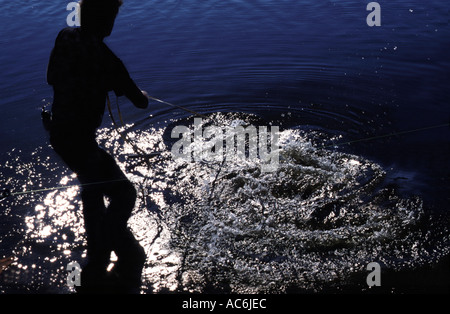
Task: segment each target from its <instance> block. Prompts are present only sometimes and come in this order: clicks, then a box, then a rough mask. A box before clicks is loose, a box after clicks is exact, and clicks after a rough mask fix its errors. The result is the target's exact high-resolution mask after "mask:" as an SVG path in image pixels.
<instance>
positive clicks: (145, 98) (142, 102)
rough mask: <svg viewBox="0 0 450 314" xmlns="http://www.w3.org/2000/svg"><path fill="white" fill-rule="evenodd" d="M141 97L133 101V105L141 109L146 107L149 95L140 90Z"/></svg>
mask: <svg viewBox="0 0 450 314" xmlns="http://www.w3.org/2000/svg"><path fill="white" fill-rule="evenodd" d="M141 94H142V96H143V97H139V100H136V101H133V103H134V105H135V106H136V107H138V108H141V109H146V108H147V107H148V100H149V96H148V93H147V92H146V91H145V90H141Z"/></svg>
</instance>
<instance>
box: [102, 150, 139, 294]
mask: <svg viewBox="0 0 450 314" xmlns="http://www.w3.org/2000/svg"><path fill="white" fill-rule="evenodd" d="M102 154H103V157H102V159H103V162H102V165H103V167H104V169H105V173H106V174H107V177H108V178H109V182H110V183H108V186H107V188H106V189H105V195H106V196H107V197H108V198H109V202H110V204H109V206H108V207H107V209H106V228H107V230H108V231H107V234H108V238H109V239H111V242H112V250H113V251H114V252H115V253H116V255H117V257H118V262H117V264H116V265H115V267H114V272H115V273H116V275H117V276H118V277H119V280H121V281H122V283H123V284H125V285H127V286H139V284H140V282H141V273H142V268H143V266H144V263H145V260H146V255H145V251H144V249H143V248H142V246H141V245H140V244H139V241H137V240H136V238H135V237H134V235H133V233H132V232H131V230H130V229H129V228H128V219H129V218H130V216H131V213H132V211H133V209H134V206H135V203H136V189H135V187H134V186H133V184H132V183H131V182H130V181H128V179H127V178H126V176H125V174H124V173H123V172H122V171H121V169H120V168H119V166H118V165H117V164H116V162H115V160H114V158H112V157H111V156H110V155H108V154H107V153H106V152H104V151H103V152H102Z"/></svg>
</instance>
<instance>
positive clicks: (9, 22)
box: [0, 0, 450, 292]
mask: <svg viewBox="0 0 450 314" xmlns="http://www.w3.org/2000/svg"><path fill="white" fill-rule="evenodd" d="M368 2H369V1H366V2H364V1H362V2H361V1H293V0H283V1H271V0H255V1H238V0H233V1H215V0H214V1H189V2H188V1H167V0H166V1H146V2H145V3H143V2H142V1H134V0H126V1H125V3H124V5H123V7H122V8H121V11H120V14H119V16H118V18H117V20H116V24H115V30H114V32H113V34H112V35H111V36H110V38H108V39H107V40H106V42H107V44H108V45H109V46H110V47H111V49H112V50H113V51H114V52H115V53H116V54H117V55H118V56H119V57H120V58H121V59H122V60H123V61H124V63H125V64H126V66H127V67H128V70H129V72H130V73H131V75H132V77H133V78H134V79H135V81H136V83H137V84H138V85H139V86H140V87H141V88H142V89H144V90H146V91H147V92H148V93H149V94H150V95H152V96H154V97H157V98H160V99H164V100H166V101H169V102H171V103H174V104H177V105H181V106H185V107H187V108H190V109H191V110H195V111H197V112H200V113H202V114H213V113H217V112H219V113H222V114H226V113H231V112H233V113H239V114H240V116H247V115H251V116H257V117H258V119H259V121H264V123H267V124H269V123H271V124H273V125H279V126H280V128H281V129H282V130H298V131H301V132H305V134H314V136H311V139H310V140H311V141H312V142H313V143H314V145H325V146H326V147H331V149H330V150H331V151H334V152H339V153H346V154H354V155H356V156H360V157H361V158H365V159H367V160H370V161H371V162H374V163H376V164H378V165H379V166H380V167H381V168H382V169H383V171H385V173H386V175H385V179H384V183H383V184H384V185H383V186H390V187H392V188H393V189H394V190H395V192H396V193H398V195H399V197H405V198H409V197H418V198H419V199H420V200H421V202H423V212H424V213H425V214H426V215H431V216H433V217H434V216H435V215H436V216H438V217H439V218H430V219H431V220H432V222H431V223H430V224H431V225H433V226H434V222H433V221H434V220H433V219H436V220H437V221H440V222H442V221H444V223H443V224H444V225H446V224H447V223H446V221H447V222H448V220H445V219H448V217H449V214H448V210H449V195H450V193H449V192H450V188H449V186H450V184H449V183H450V171H449V166H448V160H449V157H450V127H449V119H450V106H449V88H448V84H449V82H450V80H449V70H450V57H449V54H448V50H449V49H450V28H449V26H448V10H449V8H450V6H449V5H448V4H446V3H445V2H443V1H437V0H432V1H427V2H424V1H419V0H412V1H395V2H392V1H380V2H379V3H380V5H381V10H382V11H381V26H380V27H369V26H368V25H367V24H366V17H367V15H368V13H369V12H368V11H366V5H367V3H368ZM0 3H1V8H2V9H1V10H0V20H1V21H2V27H1V29H0V42H1V54H0V73H1V77H0V95H1V98H0V99H1V100H0V109H1V114H0V119H1V122H0V134H1V137H0V147H1V154H0V166H1V168H0V169H2V170H1V171H2V175H1V177H0V178H1V181H0V183H1V184H2V186H0V188H3V187H4V186H5V187H8V188H10V189H11V190H12V191H14V190H16V191H19V190H21V189H22V190H23V189H30V188H33V189H36V188H38V187H39V188H45V187H49V186H54V184H58V183H59V182H60V180H61V178H64V177H65V176H67V177H70V173H68V172H67V170H66V169H65V168H64V166H63V165H62V164H61V163H58V161H57V159H56V158H55V156H54V155H52V152H51V150H50V149H49V147H48V140H47V134H46V133H45V131H44V130H43V128H42V125H41V121H40V109H41V107H42V106H43V105H49V104H51V101H52V90H51V88H50V87H49V86H48V85H47V84H46V78H45V71H46V66H47V62H48V58H49V54H50V51H51V49H52V47H53V43H54V40H55V38H56V35H57V33H58V32H59V30H60V29H61V28H63V27H65V26H66V16H67V14H68V12H67V11H66V4H67V3H68V1H67V3H66V2H64V1H45V2H44V1H37V0H32V1H0ZM119 103H120V105H121V111H122V113H123V115H124V119H125V121H126V122H128V123H132V124H133V126H134V129H133V130H134V131H136V132H139V130H149V129H152V128H154V129H155V130H156V131H155V132H154V133H152V134H153V135H155V134H159V133H158V132H159V131H158V130H159V129H161V130H164V128H165V127H166V125H167V124H168V123H171V122H173V123H176V121H178V120H183V119H187V118H188V117H189V116H190V114H189V113H188V112H185V111H183V110H180V109H174V108H173V107H170V106H166V105H163V104H160V103H156V102H155V103H151V105H150V107H149V109H148V110H146V111H141V110H138V109H135V108H133V107H132V105H131V104H130V103H129V102H127V101H126V100H124V99H120V101H119ZM174 121H175V122H174ZM104 127H106V128H110V127H111V123H110V121H109V120H108V119H107V115H105V120H104ZM392 134H394V135H392ZM316 135H317V136H316ZM46 162H48V164H46ZM42 168H43V169H42ZM36 178H38V179H36ZM34 179H36V180H37V181H39V182H40V185H39V184H36V183H35V185H33V184H30V183H27V182H28V181H27V180H31V181H33V180H34ZM163 179H164V177H162V178H161V181H163ZM71 180H73V178H71ZM267 182H269V181H267ZM73 183H74V184H76V181H74V182H73ZM15 185H18V186H15ZM75 192H76V191H75ZM75 192H74V195H71V196H70V197H69V198H68V199H69V200H75V201H73V202H75V203H76V200H77V196H76V193H75ZM155 195H156V194H155ZM45 197H46V199H47V200H48V198H49V195H47V196H46V195H45V194H44V195H43V196H33V197H31V196H24V197H21V198H20V199H19V200H14V201H10V202H9V203H8V202H7V201H6V200H4V201H2V203H0V209H1V210H2V215H1V216H2V222H1V224H0V236H1V237H2V238H1V239H0V257H3V256H6V255H10V254H12V253H14V254H16V255H17V253H18V252H22V254H23V256H24V257H23V259H22V261H20V260H19V261H18V262H17V263H19V264H20V263H22V264H20V265H29V266H28V267H26V266H23V267H25V268H26V269H28V270H27V271H26V272H25V273H26V274H28V275H27V276H28V277H26V278H34V279H33V280H31V279H23V278H25V277H23V276H25V275H23V273H24V272H22V273H20V271H18V272H17V273H18V274H22V275H17V278H19V277H20V276H22V277H20V278H22V279H20V280H19V279H17V278H16V277H14V276H12V277H6V278H7V279H5V280H6V281H5V282H6V283H5V284H4V287H3V288H2V289H1V291H5V292H8V291H17V290H19V291H22V292H26V291H28V290H29V289H31V288H30V287H38V288H39V289H41V291H43V292H48V291H51V292H55V291H56V292H65V291H66V290H65V289H66V288H64V277H63V276H64V272H63V270H62V269H63V268H64V265H65V264H64V263H65V262H66V260H65V259H59V257H55V259H57V260H58V261H59V262H60V264H58V266H55V269H56V270H55V269H53V270H52V268H51V267H52V266H48V265H47V264H45V263H44V264H45V265H46V266H36V265H39V261H37V260H38V258H37V257H36V256H38V257H39V258H40V260H41V261H43V260H45V256H46V255H47V256H53V257H54V256H58V254H57V253H61V252H64V250H63V249H62V248H61V245H62V246H64V245H66V246H70V243H71V241H70V240H71V239H72V240H73V241H72V242H77V241H78V242H79V241H82V240H80V239H82V232H80V234H78V233H77V232H75V233H74V234H75V235H72V236H73V238H70V236H69V240H67V242H64V243H66V244H64V243H63V244H61V243H59V242H58V241H56V240H55V241H56V242H55V244H54V245H55V248H46V249H43V247H45V245H49V247H52V245H53V244H49V243H50V242H51V241H50V242H48V241H47V240H46V239H48V237H47V238H46V237H44V236H42V232H41V233H39V232H38V233H33V232H32V231H30V230H35V229H33V228H31V227H30V219H31V218H29V217H34V216H35V214H36V212H39V211H40V210H41V211H44V212H45V211H47V209H45V206H48V204H47V203H48V202H47V203H45V199H44V198H45ZM51 197H54V198H57V197H56V195H55V194H52V195H50V198H51ZM154 198H155V199H156V198H157V197H156V196H155V197H154ZM66 199H67V198H66ZM8 201H9V200H8ZM56 203H57V202H56V201H55V202H53V203H52V204H56ZM42 204H44V205H42ZM36 206H37V209H36ZM39 206H40V207H39ZM54 206H55V208H56V209H57V208H58V205H54ZM61 206H62V205H61ZM73 207H74V208H76V207H77V206H76V205H75V206H73ZM395 208H397V207H395V206H394V207H393V208H392V210H395ZM69 209H71V210H72V212H73V211H74V210H73V208H72V207H70V208H69ZM47 214H48V213H47ZM74 215H75V217H78V218H77V219H78V220H79V219H81V218H80V217H79V215H78V216H77V215H76V214H74ZM442 217H444V218H442ZM47 218H48V217H47ZM216 218H217V217H216ZM27 219H28V220H27ZM48 219H50V220H49V221H47V222H46V223H48V224H49V226H51V227H50V229H52V228H53V229H55V228H56V227H55V226H57V224H55V222H54V221H53V222H52V220H51V218H48ZM136 219H137V218H136ZM71 221H72V220H71ZM31 225H33V223H31ZM34 226H35V228H36V222H35V221H34ZM52 226H53V227H52ZM167 226H168V227H167V228H168V230H169V231H168V233H169V234H170V226H172V225H171V224H170V223H167ZM71 228H72V229H74V228H80V227H79V221H78V222H77V223H75V224H74V225H71ZM148 228H150V229H152V227H151V226H148ZM426 228H429V227H428V225H427V227H426ZM430 228H431V229H427V230H428V231H429V230H431V233H433V232H434V233H435V234H438V235H439V237H440V239H434V240H436V241H437V242H439V245H438V246H439V249H438V250H439V252H441V253H436V255H435V256H431V257H430V259H429V263H431V265H434V264H438V263H439V261H440V257H441V255H445V253H442V252H444V251H445V250H446V248H448V242H446V241H448V238H446V236H447V235H446V231H445V230H444V231H443V230H442V229H440V227H439V228H437V227H436V228H437V229H433V228H434V227H430ZM56 229H58V228H56ZM69 229H70V228H69ZM58 230H60V229H58ZM395 230H398V229H395ZM149 232H150V233H151V232H153V231H149ZM72 233H73V232H72ZM30 234H32V236H30ZM144 234H145V233H144ZM151 234H152V233H151ZM27 235H28V236H27ZM66 237H67V235H66ZM144 237H145V236H144ZM394 238H395V235H394ZM24 239H25V243H26V245H24V244H23V243H24V242H23V241H24ZM31 239H33V240H31ZM442 239H444V240H442ZM445 239H447V240H445ZM434 240H433V241H434ZM20 241H22V242H20ZM143 241H144V242H145V239H143ZM148 241H150V240H148ZM414 241H418V240H414ZM78 242H77V243H78ZM175 242H176V241H175ZM419 242H420V241H419ZM419 242H418V243H419ZM431 242H432V241H431ZM36 243H41V244H40V245H36ZM42 243H43V244H42ZM58 243H59V244H60V246H59V247H58ZM67 243H69V244H67ZM408 243H409V244H408V245H410V246H411V245H412V244H411V243H410V242H408ZM40 249H42V250H43V251H42V252H40V253H39V250H40ZM27 250H28V251H32V252H36V251H37V252H38V253H35V254H30V255H27V254H25V253H24V252H25V251H27ZM65 250H69V251H70V250H72V251H74V252H76V251H77V249H76V248H73V247H66V248H65ZM79 250H80V249H78V251H79ZM155 250H156V249H155ZM367 250H369V249H367ZM431 251H433V248H431ZM74 254H75V253H74ZM80 254H81V253H80ZM167 254H168V255H166V257H167V258H168V256H169V255H170V254H169V253H167ZM280 254H281V253H280ZM392 254H393V255H395V254H394V253H392ZM66 255H67V254H66ZM163 255H164V254H162V255H161V256H163ZM431 255H432V254H431ZM25 256H26V258H25ZM33 258H34V259H35V260H33ZM72 258H74V256H72ZM422 258H423V259H426V258H425V257H421V260H420V261H421V263H418V264H420V265H422V264H427V262H428V261H425V262H424V260H423V259H422ZM51 259H52V258H48V259H47V260H51ZM174 259H175V260H176V258H174ZM275 260H276V259H275ZM155 263H156V262H155ZM174 263H175V262H174ZM199 263H200V262H199ZM202 263H203V261H202ZM175 264H176V263H175ZM32 265H35V266H34V267H37V268H39V267H41V268H40V270H39V271H40V272H41V273H44V277H45V278H47V279H46V280H47V281H49V282H58V287H61V288H58V287H57V288H53V289H54V290H52V289H51V288H48V286H49V284H47V283H45V284H38V283H36V280H37V279H36V277H35V276H34V275H33V272H32V271H31V274H30V270H32V269H34V268H33V266H32ZM49 265H54V264H52V263H50V264H49ZM152 265H154V264H151V263H150V265H149V267H148V272H147V275H148V276H149V278H152V277H151V274H152V270H151V269H152V267H151V266H152ZM249 265H251V263H250V264H249ZM438 265H439V264H438ZM228 266H229V265H228ZM413 266H414V267H419V266H417V265H415V264H414V265H413ZM23 267H22V266H21V268H20V269H23ZM158 267H161V265H159V266H158ZM233 267H235V269H238V267H237V266H236V265H234V266H233ZM305 267H306V266H305ZM336 267H337V266H336ZM414 267H412V268H413V269H414ZM16 268H17V266H16ZM400 268H401V267H400ZM180 269H181V270H180ZM180 269H178V270H177V271H173V270H171V268H170V267H168V266H167V267H165V268H164V271H162V273H164V276H166V277H165V281H164V280H163V281H162V283H161V282H159V284H158V285H156V284H155V285H153V286H152V285H151V284H149V283H147V284H146V287H147V288H146V290H145V289H144V290H145V291H149V290H154V291H159V290H164V289H169V290H170V289H172V288H171V287H172V286H173V285H175V284H174V282H177V280H178V281H179V278H180V277H183V276H182V275H181V274H180V273H182V270H183V269H182V268H180ZM224 269H225V268H224ZM16 271H17V269H16ZM221 271H222V273H221V274H225V275H223V276H225V277H226V276H228V275H227V274H228V273H227V272H226V271H224V270H223V269H222V268H221V270H219V273H220V272H221ZM407 271H410V269H409V268H408V269H407ZM153 272H156V270H154V271H153ZM419 272H420V271H419ZM0 276H1V275H0ZM3 276H6V275H5V274H4V275H3ZM30 276H31V277H30ZM161 276H162V275H161ZM192 276H194V275H192ZM223 276H222V277H223ZM230 276H231V275H230ZM194 277H195V276H194ZM350 277H351V276H350ZM4 278H5V277H4ZM8 278H9V279H8ZM11 278H16V279H14V280H17V281H19V282H20V283H19V284H17V285H14V280H13V279H11ZM49 278H50V279H49ZM61 278H63V279H61ZM441 278H442V277H441ZM444 278H445V277H444ZM448 279H449V278H448V277H447V278H445V279H444V280H443V282H444V283H445V282H448ZM0 280H1V277H0ZM27 280H28V281H31V283H28V282H27ZM47 281H46V282H47ZM193 281H194V282H197V281H195V280H193ZM300 281H301V280H300ZM198 282H204V281H202V280H199V281H198ZM362 282H363V283H364V281H362ZM263 284H264V283H261V285H263ZM294 284H297V285H299V286H300V288H301V289H303V288H305V289H306V288H308V289H309V288H310V286H309V285H303V286H302V285H301V284H299V283H298V282H294ZM236 285H237V286H238V287H239V284H236ZM392 285H393V286H395V281H394V283H393V284H392ZM150 286H151V287H152V288H151V289H150V288H149V287H150ZM193 286H195V284H193ZM249 286H251V285H249ZM254 286H255V285H253V286H252V287H253V290H252V289H251V288H248V290H245V289H239V288H236V289H235V291H259V290H258V289H254ZM313 286H314V285H313ZM318 286H320V287H322V286H323V281H321V283H320V285H318ZM318 286H314V287H313V288H314V289H318ZM350 286H351V287H359V282H357V283H355V282H351V280H350ZM430 286H433V287H434V284H433V283H430V282H427V283H423V285H422V286H420V287H419V288H418V289H419V290H420V289H426V287H430ZM437 286H438V288H436V289H440V287H441V286H442V281H441V285H437ZM444 286H445V284H444ZM161 287H163V288H164V289H163V288H161ZM424 287H425V288H424ZM447 287H448V285H447ZM197 288H198V287H197V286H196V288H192V289H193V290H194V291H197V290H199V289H197ZM39 289H38V290H39ZM196 289H197V290H196ZM172 290H173V289H172ZM200 290H201V289H200ZM285 290H288V289H285Z"/></svg>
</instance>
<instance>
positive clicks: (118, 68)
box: [105, 45, 148, 109]
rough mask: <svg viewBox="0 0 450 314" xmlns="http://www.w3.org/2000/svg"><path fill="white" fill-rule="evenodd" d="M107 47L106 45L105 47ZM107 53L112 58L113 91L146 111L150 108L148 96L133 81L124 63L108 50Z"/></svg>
mask: <svg viewBox="0 0 450 314" xmlns="http://www.w3.org/2000/svg"><path fill="white" fill-rule="evenodd" d="M105 47H106V45H105ZM106 49H107V53H108V54H109V56H110V58H111V59H110V62H111V64H110V66H111V67H112V73H111V75H112V77H111V78H110V79H111V81H112V89H113V90H114V92H115V94H116V95H117V96H122V95H125V96H126V97H127V98H128V99H129V100H130V101H131V102H132V103H133V105H135V106H136V107H138V108H142V109H145V108H147V107H148V95H147V93H146V92H143V91H141V90H140V89H139V88H138V87H137V85H136V83H135V82H134V81H133V80H132V79H131V77H130V74H129V73H128V71H127V69H126V68H125V65H124V64H123V62H122V61H121V60H120V59H119V58H118V57H116V56H115V55H114V53H113V52H112V51H111V50H110V49H109V48H108V47H106Z"/></svg>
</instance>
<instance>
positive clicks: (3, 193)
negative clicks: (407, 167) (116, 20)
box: [0, 95, 450, 200]
mask: <svg viewBox="0 0 450 314" xmlns="http://www.w3.org/2000/svg"><path fill="white" fill-rule="evenodd" d="M148 98H149V99H152V100H154V101H157V102H160V103H163V104H166V105H169V106H171V107H175V108H179V109H182V110H185V111H187V112H190V113H193V114H195V115H197V116H200V117H204V118H206V119H210V120H213V119H212V118H211V117H208V116H205V115H202V114H200V113H198V112H196V111H194V110H191V109H188V108H185V107H182V106H178V105H174V104H172V103H169V102H167V101H164V100H161V99H158V98H155V97H152V96H148ZM107 104H108V110H109V115H110V117H111V120H112V122H113V125H114V126H115V128H116V130H117V132H118V133H119V135H120V137H121V138H122V139H123V140H124V142H126V143H128V144H129V145H130V146H131V147H132V148H133V150H135V152H136V153H137V155H136V156H130V157H131V158H139V157H155V156H159V155H160V154H161V153H160V152H153V153H146V152H144V151H143V150H141V149H140V148H139V147H137V145H135V144H134V143H133V142H131V141H130V140H129V139H128V138H127V137H126V136H125V135H124V134H123V133H122V132H120V131H119V126H118V125H117V123H116V121H115V119H114V116H113V114H112V109H111V101H110V99H109V96H108V95H107ZM116 105H117V110H118V114H119V119H120V121H121V123H122V125H123V126H125V124H124V121H123V117H122V113H121V112H120V108H119V104H118V100H117V102H116ZM448 126H450V123H445V124H438V125H433V126H429V127H423V128H417V129H412V130H406V131H400V132H393V133H389V134H383V135H379V136H371V137H366V138H361V139H356V140H352V141H347V142H343V143H336V144H330V145H324V146H322V147H323V148H332V147H337V146H343V145H350V144H354V143H360V142H367V141H372V140H377V139H383V138H388V137H392V136H399V135H405V134H411V133H416V132H421V131H427V130H432V129H437V128H443V127H448ZM145 161H146V162H149V160H148V159H145ZM149 165H150V164H149ZM146 179H147V178H146ZM124 180H127V179H117V180H109V181H101V182H93V183H87V184H74V185H69V186H58V187H50V188H43V189H35V190H28V191H22V192H11V191H10V190H9V189H3V190H0V200H3V199H5V198H7V197H10V196H19V195H26V194H32V193H39V192H46V191H54V190H60V189H68V188H71V187H83V186H88V185H95V184H105V183H110V182H117V181H124Z"/></svg>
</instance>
